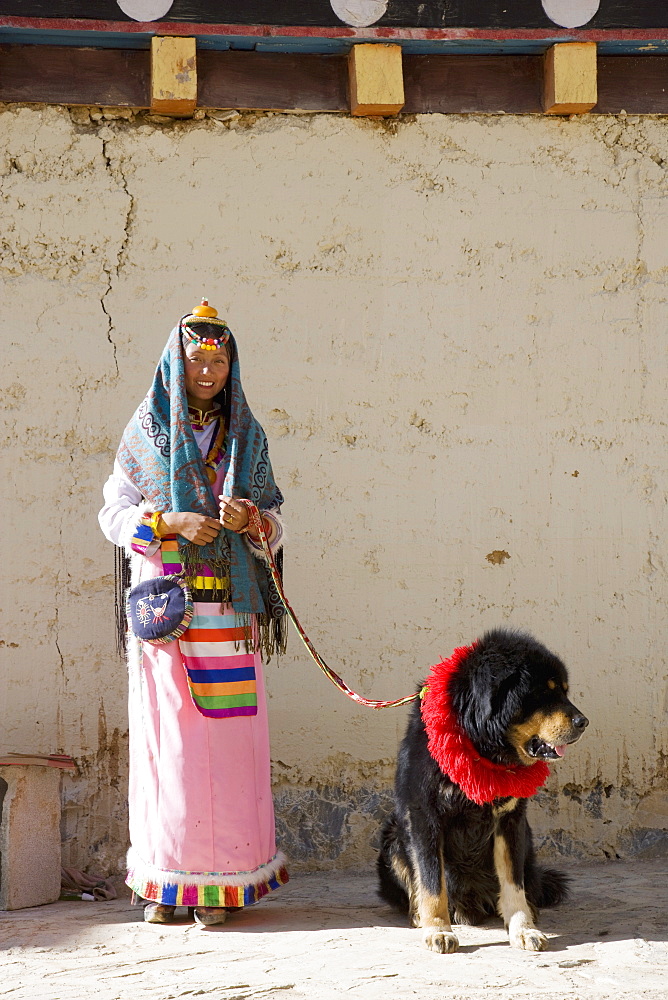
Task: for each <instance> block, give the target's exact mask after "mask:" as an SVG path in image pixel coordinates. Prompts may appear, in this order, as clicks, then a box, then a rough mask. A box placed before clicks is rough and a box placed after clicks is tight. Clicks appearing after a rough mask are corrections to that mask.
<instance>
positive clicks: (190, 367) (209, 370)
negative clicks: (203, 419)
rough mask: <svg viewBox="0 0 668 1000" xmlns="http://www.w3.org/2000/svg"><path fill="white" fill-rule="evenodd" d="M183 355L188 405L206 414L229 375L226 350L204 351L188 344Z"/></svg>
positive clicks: (228, 361) (222, 348)
mask: <svg viewBox="0 0 668 1000" xmlns="http://www.w3.org/2000/svg"><path fill="white" fill-rule="evenodd" d="M183 353H184V357H183V370H184V372H185V378H186V395H187V397H188V403H189V405H190V406H194V407H196V408H197V409H198V410H202V411H204V412H206V411H207V410H210V409H211V407H212V406H213V403H214V400H215V398H216V396H217V395H218V393H219V392H220V390H221V389H222V388H223V387H224V385H225V383H226V382H227V378H228V375H229V374H230V359H229V357H228V354H227V350H226V348H225V347H221V348H219V349H218V350H215V351H205V350H203V349H202V348H201V347H197V345H196V344H188V346H187V347H186V348H184V352H183Z"/></svg>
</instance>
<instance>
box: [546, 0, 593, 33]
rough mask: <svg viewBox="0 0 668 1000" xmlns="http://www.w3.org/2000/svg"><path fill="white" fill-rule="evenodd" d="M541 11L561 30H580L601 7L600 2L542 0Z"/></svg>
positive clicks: (591, 0)
mask: <svg viewBox="0 0 668 1000" xmlns="http://www.w3.org/2000/svg"><path fill="white" fill-rule="evenodd" d="M542 2H543V10H544V11H545V13H546V14H547V16H548V17H549V19H550V21H554V23H555V24H558V25H559V26H560V27H562V28H581V27H582V25H583V24H586V23H587V21H591V19H592V17H593V16H594V14H595V13H596V11H597V10H598V8H599V7H600V6H601V0H542Z"/></svg>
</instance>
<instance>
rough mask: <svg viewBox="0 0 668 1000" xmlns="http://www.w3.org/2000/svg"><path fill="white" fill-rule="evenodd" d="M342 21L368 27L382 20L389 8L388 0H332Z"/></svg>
mask: <svg viewBox="0 0 668 1000" xmlns="http://www.w3.org/2000/svg"><path fill="white" fill-rule="evenodd" d="M330 3H331V5H332V10H333V11H334V13H335V14H336V16H337V17H338V19H339V20H340V21H343V23H344V24H349V25H351V27H353V28H368V27H369V25H370V24H375V23H376V21H380V19H381V17H382V16H383V14H384V13H385V11H386V10H387V0H330Z"/></svg>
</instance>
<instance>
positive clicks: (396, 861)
mask: <svg viewBox="0 0 668 1000" xmlns="http://www.w3.org/2000/svg"><path fill="white" fill-rule="evenodd" d="M390 865H391V867H392V871H393V872H394V874H395V876H396V878H397V880H398V882H399V883H400V885H402V886H403V887H404V889H405V890H406V893H407V895H408V912H409V916H410V918H411V921H412V920H413V913H414V911H415V887H414V885H413V878H412V873H411V870H410V868H409V867H408V865H407V864H406V862H405V861H402V859H401V858H397V857H396V856H393V857H392V860H391V862H390Z"/></svg>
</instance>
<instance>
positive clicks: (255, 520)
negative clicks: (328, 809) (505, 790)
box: [240, 500, 420, 708]
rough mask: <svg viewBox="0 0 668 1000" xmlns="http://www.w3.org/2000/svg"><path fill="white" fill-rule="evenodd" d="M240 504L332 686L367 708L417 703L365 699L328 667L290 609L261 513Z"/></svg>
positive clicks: (407, 699) (285, 603) (302, 636)
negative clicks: (245, 510)
mask: <svg viewBox="0 0 668 1000" xmlns="http://www.w3.org/2000/svg"><path fill="white" fill-rule="evenodd" d="M240 502H241V503H243V504H245V505H246V509H247V510H248V520H249V522H250V524H251V525H252V526H253V528H255V530H256V531H257V533H258V535H259V536H260V541H261V542H262V551H263V552H264V554H265V556H266V559H267V564H268V565H269V569H270V571H271V578H272V580H273V581H274V585H275V587H276V590H277V591H278V596H279V597H280V599H281V601H282V602H283V606H284V608H285V610H286V611H287V613H288V617H289V618H290V621H291V622H292V624H293V625H294V627H295V628H296V629H297V632H298V633H299V637H300V639H301V640H302V642H303V643H304V645H305V646H306V648H307V650H308V651H309V653H310V654H311V656H312V657H313V659H314V660H315V662H316V663H317V664H318V666H319V667H320V669H321V670H322V672H323V674H325V676H326V677H329V679H330V681H331V682H332V684H333V685H334V686H335V687H337V688H338V689H339V691H342V692H343V693H344V694H345V695H347V696H348V697H349V698H351V699H352V700H353V701H356V702H357V703H358V704H359V705H366V707H367V708H395V707H397V706H398V705H408V704H409V703H410V702H411V701H415V700H416V699H417V698H419V697H420V695H419V694H409V695H407V696H406V697H405V698H396V699H395V700H394V701H374V700H372V699H371V698H363V697H362V695H360V694H357V693H356V692H355V691H353V690H352V688H349V687H348V685H347V684H346V682H345V681H344V680H342V678H341V677H339V675H338V674H337V673H335V672H334V671H333V670H332V668H331V667H328V666H327V664H326V663H325V661H324V660H323V658H322V656H321V655H320V653H319V652H318V651H317V649H316V648H315V646H314V645H313V643H312V642H311V640H310V639H309V637H308V636H307V634H306V632H305V631H304V629H303V627H302V625H301V622H300V621H299V619H298V618H297V615H296V614H295V613H294V611H293V610H292V608H291V607H290V602H289V601H288V599H287V597H286V596H285V591H284V590H283V581H282V580H281V576H280V573H279V572H278V569H277V568H276V563H275V562H274V557H273V555H272V552H271V549H270V548H269V542H268V541H267V533H266V532H265V530H264V524H263V522H262V516H261V514H260V511H259V510H258V509H257V507H256V506H255V504H254V503H253V501H252V500H240Z"/></svg>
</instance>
